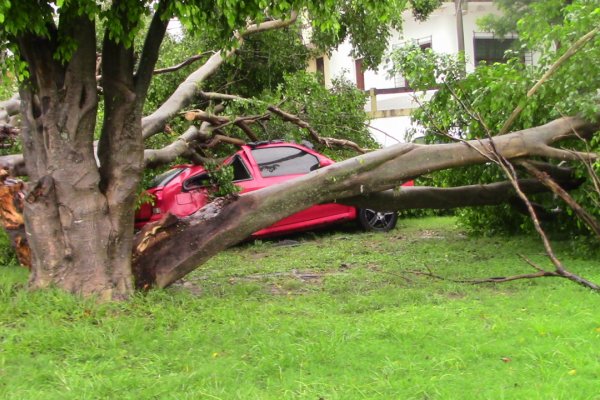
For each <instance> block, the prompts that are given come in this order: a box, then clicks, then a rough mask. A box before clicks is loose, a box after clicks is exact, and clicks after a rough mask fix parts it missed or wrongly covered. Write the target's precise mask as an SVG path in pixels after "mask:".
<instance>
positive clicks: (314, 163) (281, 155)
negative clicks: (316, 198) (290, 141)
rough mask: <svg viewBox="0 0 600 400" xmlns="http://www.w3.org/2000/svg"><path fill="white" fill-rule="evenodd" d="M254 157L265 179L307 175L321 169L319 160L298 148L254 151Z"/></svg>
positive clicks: (274, 148)
mask: <svg viewBox="0 0 600 400" xmlns="http://www.w3.org/2000/svg"><path fill="white" fill-rule="evenodd" d="M252 156H253V157H254V159H255V160H256V163H257V164H258V168H259V169H260V174H261V175H262V176H263V177H264V178H268V177H272V176H284V175H294V174H307V173H309V172H311V171H314V170H315V169H317V168H319V159H318V158H317V157H316V156H314V155H312V154H310V153H307V152H305V151H304V150H301V149H298V148H296V147H287V146H279V147H267V148H263V149H253V150H252Z"/></svg>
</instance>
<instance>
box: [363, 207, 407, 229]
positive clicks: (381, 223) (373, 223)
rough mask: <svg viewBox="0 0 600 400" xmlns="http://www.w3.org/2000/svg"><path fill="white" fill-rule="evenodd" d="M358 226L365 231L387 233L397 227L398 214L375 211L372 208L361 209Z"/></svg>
mask: <svg viewBox="0 0 600 400" xmlns="http://www.w3.org/2000/svg"><path fill="white" fill-rule="evenodd" d="M357 214H358V219H357V221H358V224H359V225H360V227H361V228H363V229H364V230H365V231H373V232H387V231H390V230H392V229H394V227H395V226H396V222H397V221H398V213H396V212H394V211H392V212H389V211H388V212H385V211H375V210H371V209H370V208H359V209H358V210H357Z"/></svg>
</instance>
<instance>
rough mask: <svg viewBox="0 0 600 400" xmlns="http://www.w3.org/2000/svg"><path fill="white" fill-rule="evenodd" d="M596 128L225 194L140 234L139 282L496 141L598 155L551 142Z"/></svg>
mask: <svg viewBox="0 0 600 400" xmlns="http://www.w3.org/2000/svg"><path fill="white" fill-rule="evenodd" d="M597 129H598V123H589V122H587V121H585V120H583V119H581V118H561V119H558V120H556V121H553V122H551V123H549V124H546V125H543V126H540V127H536V128H531V129H526V130H523V131H519V132H514V133H512V134H508V135H504V136H501V137H496V138H494V139H493V143H492V142H491V140H474V141H471V142H470V143H469V144H468V145H467V144H465V143H453V144H437V145H427V146H423V145H415V144H400V145H396V146H392V147H389V148H386V149H383V150H379V151H375V152H372V153H368V154H365V155H361V156H358V157H354V158H352V159H349V160H346V161H343V162H341V163H338V164H334V165H331V166H329V167H326V168H323V169H320V170H317V171H314V172H312V173H310V174H307V175H305V176H302V177H300V178H297V179H294V180H291V181H288V182H285V183H282V184H279V185H276V186H271V187H267V188H265V189H261V190H258V191H254V192H250V193H246V194H244V195H242V196H239V198H222V199H219V200H218V201H215V202H213V203H211V204H209V205H207V206H206V207H204V208H202V209H201V210H199V211H198V212H196V213H195V214H193V215H191V216H189V217H185V218H181V219H177V218H175V217H173V216H167V217H166V218H164V219H163V220H161V221H158V222H157V223H155V224H149V225H148V226H146V227H145V228H144V229H143V230H142V231H141V232H140V233H139V234H138V235H137V236H136V238H135V240H134V253H133V269H134V274H135V275H136V283H137V285H138V287H152V286H156V287H165V286H168V285H170V284H171V283H173V282H174V281H176V280H177V279H180V278H181V277H183V276H185V275H186V274H188V273H189V272H191V271H192V270H194V269H195V268H197V267H198V266H199V265H201V264H202V263H203V262H205V261H206V260H208V259H209V258H210V257H212V256H213V255H215V254H217V253H218V252H219V251H221V250H224V249H226V248H227V247H230V246H232V245H234V244H236V243H238V242H240V241H242V240H244V239H245V238H246V237H248V236H249V235H250V234H251V233H252V232H255V231H257V230H259V229H261V228H264V227H266V226H269V225H271V224H273V223H274V222H276V221H278V220H280V219H282V218H284V217H286V216H288V215H291V214H293V213H295V212H297V211H300V210H302V209H305V208H306V207H308V206H309V205H312V204H318V203H322V202H331V201H338V200H340V199H345V198H351V197H356V196H360V195H367V194H370V193H374V192H379V191H383V190H387V189H393V188H394V187H397V186H398V185H399V183H401V182H402V181H406V180H409V179H413V178H414V177H417V176H420V175H423V174H426V173H429V172H432V171H436V170H441V169H446V168H453V167H458V166H464V165H472V164H481V163H485V162H488V161H489V156H490V154H491V146H493V147H494V148H495V151H496V152H498V153H499V154H501V155H502V156H503V157H505V158H506V159H516V158H523V157H531V156H544V157H552V158H558V159H565V160H576V159H578V158H580V157H584V158H588V159H589V158H595V157H596V155H592V154H583V153H574V152H571V151H566V150H560V149H556V148H553V147H551V146H550V145H551V144H553V143H555V142H557V141H558V140H561V139H564V138H566V137H569V136H572V135H576V134H579V135H585V134H590V133H592V132H594V131H596V130H597ZM192 238H193V239H192ZM167 242H168V244H167Z"/></svg>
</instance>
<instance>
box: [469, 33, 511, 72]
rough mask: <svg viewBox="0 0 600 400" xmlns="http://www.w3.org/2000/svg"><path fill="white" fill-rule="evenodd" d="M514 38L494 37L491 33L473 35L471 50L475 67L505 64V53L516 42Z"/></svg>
mask: <svg viewBox="0 0 600 400" xmlns="http://www.w3.org/2000/svg"><path fill="white" fill-rule="evenodd" d="M516 40H517V39H516V37H515V36H508V37H502V38H499V37H495V36H494V34H493V33H475V35H474V37H473V49H474V58H475V65H476V66H477V65H479V64H480V63H482V62H485V63H486V64H488V65H489V64H494V63H504V62H506V59H507V58H506V56H505V54H506V51H508V50H510V49H511V48H512V46H513V44H514V43H515V41H516Z"/></svg>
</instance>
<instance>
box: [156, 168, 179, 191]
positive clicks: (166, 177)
mask: <svg viewBox="0 0 600 400" xmlns="http://www.w3.org/2000/svg"><path fill="white" fill-rule="evenodd" d="M184 169H185V168H173V169H170V170H168V171H165V172H163V173H162V174H160V175H156V176H155V177H154V179H152V182H150V185H149V186H148V188H154V187H163V186H165V185H166V184H167V183H169V182H171V179H173V178H175V177H176V176H177V175H179V174H180V173H181V172H182V171H183V170H184Z"/></svg>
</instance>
